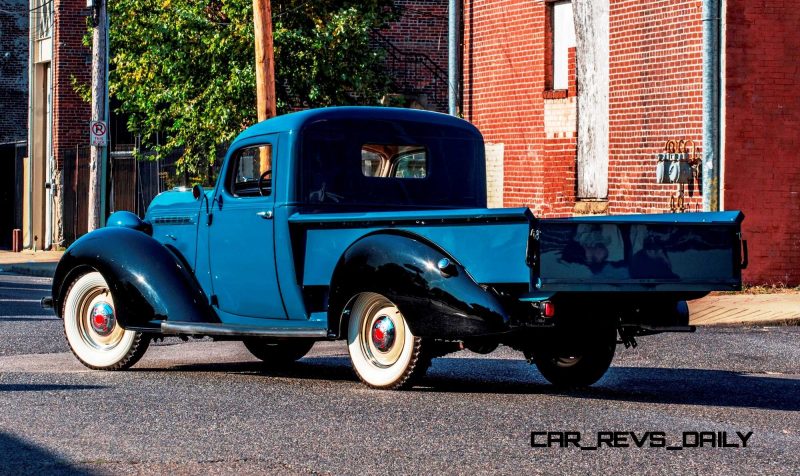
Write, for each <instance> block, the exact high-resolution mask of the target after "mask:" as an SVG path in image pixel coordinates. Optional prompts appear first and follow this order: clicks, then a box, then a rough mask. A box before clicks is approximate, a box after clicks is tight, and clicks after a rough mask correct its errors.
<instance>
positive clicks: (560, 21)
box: [547, 1, 575, 90]
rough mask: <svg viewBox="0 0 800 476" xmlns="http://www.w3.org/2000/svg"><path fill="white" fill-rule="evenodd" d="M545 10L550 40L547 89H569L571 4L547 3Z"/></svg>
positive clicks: (572, 30)
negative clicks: (546, 11) (546, 10)
mask: <svg viewBox="0 0 800 476" xmlns="http://www.w3.org/2000/svg"><path fill="white" fill-rule="evenodd" d="M547 8H548V15H547V17H548V18H547V28H548V30H547V31H548V36H549V40H550V41H549V43H550V44H549V45H548V46H549V49H550V51H549V61H548V70H549V71H548V73H549V74H548V76H549V78H548V86H549V87H548V89H553V90H566V89H568V88H569V49H570V48H574V47H575V23H574V22H573V19H572V2H570V1H557V2H549V3H548V4H547Z"/></svg>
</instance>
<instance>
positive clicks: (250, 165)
mask: <svg viewBox="0 0 800 476" xmlns="http://www.w3.org/2000/svg"><path fill="white" fill-rule="evenodd" d="M231 165H232V167H231V169H230V170H229V176H228V180H227V189H228V192H230V194H231V195H233V196H234V197H265V196H269V195H271V194H272V144H263V145H259V146H254V147H245V148H243V149H241V150H239V151H237V152H236V153H235V154H234V157H233V162H232V164H231Z"/></svg>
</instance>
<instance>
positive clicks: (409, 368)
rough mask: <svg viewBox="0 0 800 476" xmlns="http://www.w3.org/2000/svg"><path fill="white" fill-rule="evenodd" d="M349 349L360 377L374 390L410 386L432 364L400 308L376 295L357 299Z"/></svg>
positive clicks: (349, 331)
mask: <svg viewBox="0 0 800 476" xmlns="http://www.w3.org/2000/svg"><path fill="white" fill-rule="evenodd" d="M347 347H348V351H349V353H350V360H351V362H352V363H353V369H354V370H355V372H356V374H357V375H358V378H359V379H361V381H362V382H364V383H365V384H367V385H368V386H370V387H373V388H379V389H389V390H391V389H399V388H404V387H409V386H411V385H412V384H413V383H414V381H416V379H417V378H418V377H421V376H422V375H424V374H425V371H426V370H427V367H428V365H426V364H429V361H428V360H427V359H425V358H424V357H423V354H422V339H421V338H419V337H416V336H415V335H414V334H413V333H412V332H411V329H410V328H409V327H408V323H407V322H406V320H405V318H404V317H403V314H402V313H401V312H400V310H399V309H398V308H397V306H395V305H394V303H392V302H391V301H390V300H389V299H387V298H386V297H384V296H382V295H380V294H376V293H369V292H367V293H361V294H359V295H357V296H356V297H355V302H354V303H353V306H352V308H351V311H350V320H349V322H348V329H347Z"/></svg>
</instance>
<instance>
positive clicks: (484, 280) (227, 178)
mask: <svg viewBox="0 0 800 476" xmlns="http://www.w3.org/2000/svg"><path fill="white" fill-rule="evenodd" d="M742 219H743V216H742V214H741V213H739V212H736V211H734V212H717V213H685V214H663V215H655V214H651V215H630V216H593V217H575V218H564V219H537V218H536V217H535V216H533V214H532V213H531V212H530V211H529V210H528V209H527V208H511V209H487V208H486V172H485V163H484V144H483V139H482V136H481V134H480V133H479V132H478V130H477V129H476V128H475V127H474V126H472V125H471V124H469V123H468V122H466V121H463V120H460V119H457V118H454V117H451V116H447V115H443V114H437V113H432V112H423V111H415V110H403V109H392V108H368V107H344V108H327V109H318V110H309V111H304V112H298V113H294V114H289V115H285V116H281V117H277V118H274V119H270V120H268V121H264V122H261V123H259V124H256V125H254V126H252V127H250V128H249V129H247V130H245V131H244V132H242V133H241V134H240V135H239V136H238V137H237V138H236V140H235V141H234V142H233V143H232V145H231V147H230V149H229V151H228V153H227V155H226V158H225V161H224V163H223V164H222V166H221V170H220V172H219V178H218V180H217V183H216V185H215V186H214V188H213V189H211V190H203V189H202V188H201V187H200V186H195V187H194V189H193V190H192V191H189V190H176V191H169V192H165V193H162V194H160V195H159V196H158V197H156V198H155V199H154V200H153V202H152V204H151V205H150V207H149V209H148V210H147V214H146V216H145V217H144V219H143V220H142V219H139V217H137V216H135V215H133V214H132V213H128V212H117V213H115V214H113V215H112V216H111V217H110V218H109V219H108V224H107V226H106V227H105V228H102V229H99V230H96V231H94V232H91V233H89V234H87V235H85V236H83V237H82V238H80V239H79V240H77V241H76V242H75V243H74V244H73V245H72V246H71V247H70V248H69V249H68V250H67V251H66V253H65V254H64V256H63V258H62V259H61V262H60V263H59V264H58V268H57V270H56V273H55V277H54V279H53V289H52V298H50V299H49V300H48V301H47V302H46V304H50V305H52V306H53V307H54V310H55V312H56V314H57V315H58V316H59V317H61V318H62V319H63V321H64V328H65V333H66V337H67V340H68V341H69V345H70V346H71V348H72V350H73V352H74V354H75V355H76V356H77V357H78V359H79V360H80V361H81V362H83V363H84V364H85V365H87V366H88V367H91V368H93V369H106V370H115V369H124V368H127V367H129V366H131V365H133V364H134V363H135V362H136V361H137V360H138V359H139V358H140V357H141V356H142V354H143V353H144V352H145V350H146V349H147V346H148V343H149V342H150V340H151V339H153V338H159V337H161V336H164V335H178V336H181V337H184V338H188V337H190V336H194V337H203V336H210V337H213V338H215V339H230V340H240V341H242V342H243V343H244V345H245V346H246V347H247V349H249V350H250V352H252V354H253V355H255V356H256V357H258V358H259V359H262V360H264V361H265V362H266V363H268V364H271V365H279V364H285V363H288V362H292V361H294V360H296V359H299V358H301V357H302V356H303V355H305V354H306V353H307V352H308V351H309V350H310V349H311V346H312V345H313V344H314V342H315V341H320V340H334V339H346V340H347V345H348V349H349V353H350V358H351V361H352V364H353V368H354V369H355V372H356V374H357V375H358V377H359V378H360V379H361V380H362V381H363V382H364V383H365V384H367V385H369V386H371V387H374V388H382V389H397V388H402V387H408V386H411V385H413V383H414V382H416V381H417V379H418V378H419V377H420V376H422V375H424V373H425V371H426V369H427V367H428V366H429V365H430V363H431V359H432V358H435V357H439V356H443V355H445V354H447V353H449V352H453V351H456V350H459V349H463V348H467V349H470V350H472V351H474V352H478V353H488V352H491V351H493V350H494V349H496V348H497V347H498V345H501V344H502V345H506V346H510V347H512V348H513V349H517V350H519V351H521V352H522V353H523V355H524V356H525V358H526V359H527V360H528V361H529V362H531V363H535V364H536V366H537V367H538V369H539V370H540V372H541V373H542V375H543V376H544V377H545V378H546V379H548V380H549V381H550V382H552V383H554V384H557V385H564V386H585V385H590V384H592V383H594V382H596V381H597V380H598V379H599V378H600V377H601V376H602V375H603V374H604V373H605V372H606V370H607V369H608V367H609V365H610V363H611V360H612V358H613V356H614V351H615V348H616V346H617V344H618V343H620V344H625V345H626V346H629V345H635V343H636V342H635V337H636V336H640V335H648V334H656V333H660V332H690V331H692V330H694V329H693V328H692V327H691V326H689V325H688V311H687V305H686V300H689V299H695V298H698V297H701V296H703V295H705V294H707V293H708V292H709V291H713V290H726V291H730V290H736V289H740V286H741V269H742V268H744V267H745V266H746V261H747V253H746V243H744V242H743V241H742V239H741V235H740V226H741V222H742Z"/></svg>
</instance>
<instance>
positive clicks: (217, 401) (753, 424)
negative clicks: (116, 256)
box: [0, 275, 800, 474]
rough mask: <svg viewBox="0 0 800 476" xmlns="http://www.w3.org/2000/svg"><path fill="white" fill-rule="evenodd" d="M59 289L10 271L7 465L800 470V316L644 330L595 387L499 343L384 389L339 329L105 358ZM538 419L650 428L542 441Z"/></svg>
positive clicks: (5, 280)
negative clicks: (404, 385) (323, 337)
mask: <svg viewBox="0 0 800 476" xmlns="http://www.w3.org/2000/svg"><path fill="white" fill-rule="evenodd" d="M47 293H48V281H47V280H45V279H39V278H28V277H18V276H11V275H0V455H2V456H0V474H20V473H22V474H25V473H37V474H39V473H42V472H46V473H78V474H118V473H123V474H125V473H167V472H169V473H173V474H197V473H211V474H215V473H224V474H229V473H264V472H273V473H277V472H279V473H328V472H330V473H336V474H339V473H348V474H349V473H366V474H379V473H384V474H385V473H389V472H392V473H403V474H405V473H438V472H442V473H522V472H524V473H543V474H555V473H578V474H587V473H599V472H600V471H603V472H606V473H609V474H625V473H628V474H631V473H635V474H665V473H669V474H684V473H692V474H696V473H704V474H747V473H751V474H797V473H798V471H800V328H797V327H791V328H754V329H744V328H739V329H703V330H701V331H700V332H698V333H697V334H694V335H681V334H676V335H666V336H654V337H647V338H641V339H639V344H640V346H639V347H638V348H637V349H627V350H626V349H622V348H619V350H618V354H617V358H616V360H615V362H614V365H613V367H612V368H611V370H610V371H609V373H608V374H607V375H606V376H605V377H604V378H603V379H602V380H601V381H600V382H599V383H598V384H597V385H596V386H595V387H593V388H591V389H588V390H583V391H569V392H558V391H556V390H554V389H553V388H552V387H551V386H549V385H547V384H546V382H545V381H544V380H543V378H542V377H541V376H540V375H539V374H538V373H537V372H536V370H535V368H533V367H531V366H529V365H527V364H526V363H525V362H524V361H523V360H522V359H521V356H520V355H519V354H518V353H516V352H514V351H512V350H510V349H501V350H500V351H497V352H495V353H493V354H491V355H489V356H479V355H476V354H472V353H470V352H466V351H465V352H460V353H458V354H453V355H452V356H449V357H447V358H442V359H437V360H436V361H434V364H433V367H432V368H431V370H430V372H429V374H428V377H426V379H425V381H424V382H423V385H421V386H419V387H416V388H414V389H413V390H410V391H403V392H382V391H375V390H370V389H367V388H365V387H363V386H362V385H361V384H360V383H358V381H357V380H356V378H355V377H354V375H353V373H352V372H351V370H350V367H349V359H348V357H347V354H346V349H345V347H344V346H343V345H341V344H340V343H321V344H317V345H316V346H315V348H314V349H313V350H312V352H311V353H310V354H309V355H308V356H307V357H306V358H304V359H302V360H301V361H300V362H299V363H297V364H296V365H294V366H293V367H291V368H288V369H285V370H281V371H274V370H265V369H264V368H262V367H261V366H260V365H259V364H258V362H257V361H255V359H253V358H252V357H250V355H249V354H248V353H247V351H246V350H245V349H244V347H243V346H241V344H239V343H237V342H211V341H209V340H202V341H192V342H188V343H182V342H180V341H178V340H176V339H170V340H167V341H165V342H163V343H160V344H158V345H155V346H151V348H150V350H149V351H148V353H147V354H146V355H145V357H144V359H142V361H141V362H140V363H139V364H138V365H137V366H135V367H134V368H133V369H132V370H130V371H126V372H98V371H91V370H88V369H85V368H84V367H82V366H81V365H80V364H79V363H78V362H77V361H76V360H75V359H74V358H73V356H72V355H71V354H70V352H69V350H68V348H67V346H66V343H65V341H64V337H63V332H62V328H61V322H60V321H59V320H56V319H55V318H54V317H53V316H52V315H50V314H49V313H48V312H45V311H42V310H41V309H39V305H38V299H39V298H40V297H42V296H44V295H46V294H47ZM532 431H543V432H548V431H549V432H558V431H572V432H582V435H581V438H582V439H581V442H580V444H581V445H583V446H592V443H593V442H596V440H597V434H598V432H607V431H617V432H634V436H635V437H636V438H637V440H640V441H645V443H644V446H643V447H642V448H638V447H636V445H635V443H634V442H633V440H632V437H631V436H630V435H628V436H625V435H622V434H618V435H615V436H616V438H617V439H616V442H617V443H619V444H626V443H627V444H628V445H629V446H628V447H616V448H611V447H608V446H607V445H605V446H603V447H601V448H599V449H597V450H596V451H589V450H582V449H579V448H577V447H574V446H571V447H569V448H560V447H557V446H556V447H544V448H539V447H537V448H532V447H531V432H532ZM737 431H739V432H741V433H742V434H747V433H748V432H752V435H751V436H750V437H749V439H748V445H747V447H744V448H743V447H739V448H719V447H716V448H712V447H708V445H709V444H710V443H705V444H704V447H703V448H698V447H685V448H684V449H681V450H667V449H666V448H663V447H650V443H651V442H652V441H653V440H652V439H647V435H645V433H646V432H663V435H664V440H665V441H666V444H667V445H669V446H682V444H683V438H684V436H683V435H684V432H687V435H688V436H687V437H686V438H687V440H686V443H688V444H689V445H691V444H693V443H694V442H695V441H696V437H695V436H693V435H694V434H693V433H691V432H727V433H726V437H727V439H726V441H727V442H728V444H732V443H739V442H740V441H741V439H740V437H739V436H737V434H736V432H737ZM716 435H717V436H714V438H715V439H716V440H717V441H718V438H719V436H718V435H719V434H718V433H717V434H716ZM649 436H653V434H652V433H651V434H650V435H649ZM537 438H539V439H538V440H537V444H538V443H541V442H544V441H546V438H547V437H546V436H541V437H537ZM541 438H545V439H541ZM603 438H606V436H604V437H603ZM642 438H645V440H642ZM706 438H710V436H708V435H706ZM707 441H710V440H707Z"/></svg>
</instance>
